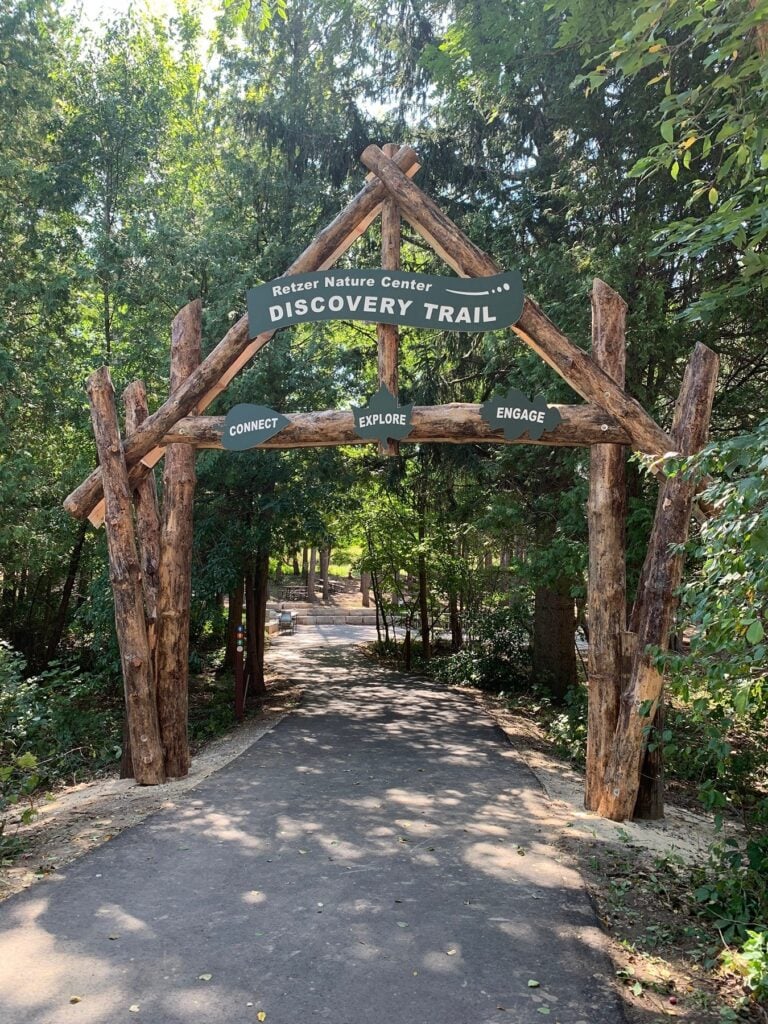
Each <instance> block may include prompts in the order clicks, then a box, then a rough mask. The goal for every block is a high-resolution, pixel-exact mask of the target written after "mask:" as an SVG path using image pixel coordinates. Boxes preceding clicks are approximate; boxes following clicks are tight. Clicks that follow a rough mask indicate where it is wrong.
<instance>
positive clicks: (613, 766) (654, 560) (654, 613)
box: [598, 344, 718, 821]
mask: <svg viewBox="0 0 768 1024" xmlns="http://www.w3.org/2000/svg"><path fill="white" fill-rule="evenodd" d="M717 370H718V357H717V355H716V354H715V353H714V352H712V351H711V350H710V349H708V348H707V347H706V345H701V344H698V345H696V348H695V349H694V351H693V354H692V356H691V359H690V361H689V363H688V366H687V367H686V371H685V376H684V378H683V384H682V387H681V389H680V395H679V397H678V400H677V405H676V406H675V415H674V421H673V425H672V435H673V439H674V443H675V446H676V450H678V451H680V452H681V453H682V454H684V455H692V454H694V453H695V452H697V451H699V450H700V449H701V448H702V447H703V445H704V444H706V441H707V436H708V433H709V418H710V414H711V411H712V400H713V398H714V393H715V384H716V381H717ZM694 492H695V484H693V483H692V482H691V481H690V480H688V479H686V477H684V476H683V475H682V474H678V475H677V476H672V477H669V478H668V479H666V480H665V482H664V483H663V484H662V486H661V488H660V489H659V500H658V504H657V506H656V516H655V519H654V523H653V529H652V531H651V537H650V540H649V543H648V552H647V554H646V558H645V564H644V566H643V572H642V589H641V590H640V591H639V592H638V595H637V601H636V609H635V613H634V614H633V616H632V619H633V623H636V627H637V628H636V635H637V653H636V654H635V656H634V658H633V662H632V671H631V675H630V677H629V679H628V682H627V685H626V687H625V689H624V692H623V693H622V696H621V703H620V708H619V719H618V723H617V727H616V732H615V735H614V741H613V746H612V749H611V756H610V759H609V763H608V767H607V769H606V777H605V787H604V793H603V796H602V799H601V801H600V806H599V808H598V813H599V814H601V815H602V816H603V817H606V818H612V819H613V820H614V821H624V820H626V819H627V818H629V817H630V816H631V815H632V812H633V810H634V807H635V802H636V800H637V793H638V788H639V785H640V768H641V764H642V759H643V754H644V752H645V742H646V741H645V736H644V730H645V729H646V727H647V726H648V725H649V724H650V722H652V721H653V717H654V714H655V712H656V707H657V706H658V702H659V698H660V696H661V692H662V686H663V679H662V676H661V673H660V672H659V671H658V669H657V668H656V666H655V664H654V656H653V653H652V651H653V649H656V648H659V649H661V650H666V649H667V648H668V645H669V636H670V630H671V627H672V623H673V620H674V614H675V607H676V597H675V595H676V592H677V589H678V587H679V585H680V581H681V579H682V574H683V556H682V554H681V553H680V551H679V550H678V546H682V545H684V544H685V542H686V540H687V539H688V530H689V526H690V520H691V506H692V504H693V497H694ZM673 546H674V549H672V548H673ZM641 709H642V710H644V711H645V714H640V711H641Z"/></svg>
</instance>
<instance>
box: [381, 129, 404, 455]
mask: <svg viewBox="0 0 768 1024" xmlns="http://www.w3.org/2000/svg"><path fill="white" fill-rule="evenodd" d="M384 153H385V154H386V156H388V157H389V158H390V159H391V158H392V157H393V156H394V155H395V154H396V153H397V146H396V145H394V143H391V142H388V143H387V144H386V145H385V146H384ZM381 266H382V269H383V270H399V269H400V211H399V210H398V208H397V203H396V202H395V201H394V200H393V199H387V200H386V202H385V203H384V206H383V207H382V210H381ZM399 337H400V335H399V331H398V329H397V327H396V325H395V324H377V325H376V339H377V342H378V361H379V384H383V385H384V386H385V387H386V388H388V389H389V391H390V392H391V394H393V395H394V396H395V398H397V393H398V380H397V346H398V342H399ZM399 452H400V446H399V445H398V443H397V441H390V440H387V441H379V455H390V456H392V455H398V454H399Z"/></svg>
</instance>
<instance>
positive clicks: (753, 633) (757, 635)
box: [747, 619, 765, 644]
mask: <svg viewBox="0 0 768 1024" xmlns="http://www.w3.org/2000/svg"><path fill="white" fill-rule="evenodd" d="M764 636H765V630H764V629H763V624H762V622H761V621H760V620H759V619H755V620H754V621H753V622H752V623H751V624H750V627H749V629H748V630H747V642H748V643H750V644H759V643H760V641H761V640H762V639H763V637H764Z"/></svg>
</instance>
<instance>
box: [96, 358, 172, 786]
mask: <svg viewBox="0 0 768 1024" xmlns="http://www.w3.org/2000/svg"><path fill="white" fill-rule="evenodd" d="M87 390H88V398H89V400H90V403H91V422H92V423H93V432H94V435H95V437H96V448H97V450H98V453H99V463H100V466H101V471H102V480H103V483H104V498H105V522H106V532H107V550H108V553H109V571H110V578H111V582H112V592H113V594H114V598H115V627H116V630H117V640H118V644H119V646H120V661H121V663H122V668H123V682H124V687H125V707H126V716H127V719H128V730H129V732H130V739H131V752H132V758H133V770H134V776H135V778H136V781H137V782H138V783H139V785H142V786H154V785H157V784H158V783H160V782H164V781H165V771H164V768H163V751H162V747H161V743H160V730H159V727H158V719H157V707H156V704H155V700H154V691H153V684H152V662H151V658H150V651H149V640H148V638H147V623H146V620H145V618H144V595H143V592H142V586H141V570H140V568H139V558H138V555H137V553H136V538H135V536H134V531H133V520H132V516H131V491H130V487H129V485H128V470H127V468H126V465H125V459H124V456H123V447H122V444H121V443H120V428H119V426H118V421H117V410H116V408H115V392H114V389H113V387H112V381H111V379H110V376H109V370H108V368H107V367H106V366H104V367H102V368H101V369H100V370H97V371H96V372H95V373H94V374H92V375H91V376H90V377H89V379H88V385H87Z"/></svg>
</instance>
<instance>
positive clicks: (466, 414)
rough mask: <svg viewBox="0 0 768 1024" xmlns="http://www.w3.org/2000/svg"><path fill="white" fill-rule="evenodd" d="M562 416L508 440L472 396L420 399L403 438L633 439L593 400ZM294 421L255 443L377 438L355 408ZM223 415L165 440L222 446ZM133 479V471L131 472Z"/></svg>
mask: <svg viewBox="0 0 768 1024" xmlns="http://www.w3.org/2000/svg"><path fill="white" fill-rule="evenodd" d="M551 408H553V409H557V411H558V412H559V413H560V416H561V417H562V422H561V423H559V424H558V425H557V426H556V427H555V428H554V429H553V430H547V431H545V432H544V433H543V434H542V436H541V437H540V438H539V439H538V440H535V441H533V440H531V439H530V438H529V437H527V436H525V435H524V436H523V437H520V438H516V439H515V440H513V441H508V440H507V439H506V438H505V437H504V435H503V434H502V433H501V432H500V431H497V430H494V429H493V428H492V427H491V426H490V425H489V424H488V423H486V422H485V420H483V418H482V415H481V412H480V406H479V405H474V404H470V403H468V402H466V403H465V402H456V403H453V404H451V405H426V406H425V405H416V406H414V407H413V413H412V417H411V430H410V433H409V434H408V436H407V437H406V438H403V440H402V441H400V444H403V443H405V444H421V443H422V442H435V443H437V444H441V443H445V444H502V445H511V444H535V445H546V446H547V447H552V446H554V447H563V448H578V447H582V446H588V445H593V444H630V443H631V438H630V436H629V434H628V433H627V432H626V431H625V430H623V429H622V428H621V427H619V426H618V424H617V423H616V421H615V420H614V419H613V417H612V416H609V415H608V414H607V413H605V412H603V411H602V410H601V409H598V408H597V407H596V406H593V405H552V406H551ZM286 418H287V419H288V420H289V421H290V422H289V424H288V426H286V427H284V428H283V429H282V430H281V431H280V432H279V433H278V434H275V436H274V437H271V438H270V439H269V440H268V441H264V442H262V443H261V444H257V445H254V449H259V448H264V449H273V448H274V449H280V448H320V447H324V446H326V445H339V444H345V445H346V444H375V443H376V442H374V441H366V440H365V439H364V438H362V437H360V436H359V435H358V434H356V433H355V427H354V421H353V418H352V413H351V412H349V411H345V410H343V409H329V410H325V411H322V412H300V413H288V414H287V417H286ZM223 432H224V417H223V416H189V417H187V418H186V419H183V420H179V422H178V423H177V424H176V425H175V426H174V427H173V430H171V431H170V432H169V433H167V434H166V435H165V436H164V437H163V443H164V444H193V445H196V446H197V447H198V448H215V449H222V448H223V447H224V446H223V444H222V442H221V437H222V434H223ZM131 479H132V480H133V476H131Z"/></svg>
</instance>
